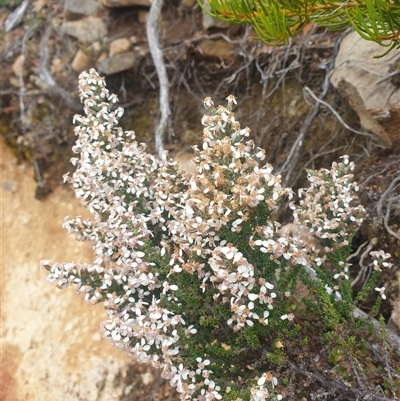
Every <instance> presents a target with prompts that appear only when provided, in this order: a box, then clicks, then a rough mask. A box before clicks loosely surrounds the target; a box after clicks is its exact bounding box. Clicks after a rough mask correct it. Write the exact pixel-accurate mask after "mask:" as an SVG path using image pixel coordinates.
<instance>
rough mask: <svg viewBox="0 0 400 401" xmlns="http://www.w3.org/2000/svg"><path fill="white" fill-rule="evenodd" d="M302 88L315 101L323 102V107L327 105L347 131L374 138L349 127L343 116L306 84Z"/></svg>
mask: <svg viewBox="0 0 400 401" xmlns="http://www.w3.org/2000/svg"><path fill="white" fill-rule="evenodd" d="M304 90H305V91H306V92H307V93H309V94H310V95H311V97H312V98H313V99H314V100H315V101H317V102H318V103H321V104H323V105H324V106H325V107H327V108H328V109H329V110H330V111H331V112H332V114H333V115H334V116H335V117H336V118H337V119H338V120H339V122H340V123H341V124H342V125H343V127H345V128H346V129H347V130H349V131H351V132H354V133H355V134H358V135H363V136H369V137H371V138H374V137H375V136H374V135H372V134H368V133H367V132H365V131H358V130H356V129H354V128H351V127H350V125H348V124H346V123H345V122H344V121H343V118H342V117H340V114H339V113H338V112H337V111H336V110H335V109H334V108H333V107H332V106H331V105H330V104H329V103H327V102H325V101H323V100H322V99H320V98H318V97H317V96H315V94H314V92H313V91H312V90H311V89H310V88H309V87H308V86H306V87H305V88H304Z"/></svg>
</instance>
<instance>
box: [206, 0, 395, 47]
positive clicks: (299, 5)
mask: <svg viewBox="0 0 400 401" xmlns="http://www.w3.org/2000/svg"><path fill="white" fill-rule="evenodd" d="M208 3H209V4H210V6H211V9H212V11H211V13H212V15H213V16H214V17H216V18H220V19H222V20H225V21H229V22H232V23H235V24H243V23H250V24H252V25H253V26H254V28H255V30H256V32H257V35H258V38H259V39H261V40H262V41H264V42H266V43H269V44H272V45H283V44H287V43H288V41H289V38H290V37H292V36H294V35H297V34H298V33H300V32H301V31H302V30H303V29H304V27H305V26H306V25H307V24H309V23H314V24H317V25H319V26H321V27H326V28H328V29H330V30H342V29H345V28H346V27H348V26H351V27H353V28H354V29H355V30H356V31H357V32H358V33H359V34H360V35H361V36H362V37H363V38H364V39H366V40H372V41H374V42H376V43H379V44H380V45H382V46H388V48H389V50H388V51H390V50H392V49H393V48H395V47H396V46H398V45H399V36H400V1H399V0H390V1H388V0H355V1H335V0H328V1H325V0H316V1H304V0H291V1H270V0H208Z"/></svg>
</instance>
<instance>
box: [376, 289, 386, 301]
mask: <svg viewBox="0 0 400 401" xmlns="http://www.w3.org/2000/svg"><path fill="white" fill-rule="evenodd" d="M375 291H378V292H379V295H380V296H381V297H382V299H386V295H385V287H381V288H379V287H376V288H375Z"/></svg>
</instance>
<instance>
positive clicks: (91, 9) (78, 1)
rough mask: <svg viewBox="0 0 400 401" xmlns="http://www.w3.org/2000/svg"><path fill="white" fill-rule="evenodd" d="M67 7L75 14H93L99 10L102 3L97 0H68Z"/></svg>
mask: <svg viewBox="0 0 400 401" xmlns="http://www.w3.org/2000/svg"><path fill="white" fill-rule="evenodd" d="M65 9H66V10H67V11H69V12H71V13H75V14H84V15H93V14H96V13H98V12H99V10H100V4H99V2H98V1H97V0H85V1H82V0H67V1H66V3H65Z"/></svg>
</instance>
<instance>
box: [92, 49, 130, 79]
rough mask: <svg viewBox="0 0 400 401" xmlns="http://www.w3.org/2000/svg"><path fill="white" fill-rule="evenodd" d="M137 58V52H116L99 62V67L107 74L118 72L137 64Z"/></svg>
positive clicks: (100, 70)
mask: <svg viewBox="0 0 400 401" xmlns="http://www.w3.org/2000/svg"><path fill="white" fill-rule="evenodd" d="M136 62H137V59H136V55H135V52H133V51H131V52H127V53H121V54H116V55H115V56H112V57H109V58H107V59H105V60H104V61H102V62H101V63H99V64H98V66H97V69H98V70H99V72H101V73H102V74H105V75H111V74H116V73H117V72H121V71H126V70H129V69H131V68H133V67H134V66H135V65H136Z"/></svg>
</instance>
